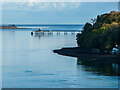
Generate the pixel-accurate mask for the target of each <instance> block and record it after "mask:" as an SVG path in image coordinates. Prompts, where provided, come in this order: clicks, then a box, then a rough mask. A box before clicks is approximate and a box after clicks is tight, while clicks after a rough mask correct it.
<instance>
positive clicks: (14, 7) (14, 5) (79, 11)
mask: <svg viewBox="0 0 120 90" xmlns="http://www.w3.org/2000/svg"><path fill="white" fill-rule="evenodd" d="M84 1H85V0H84ZM86 1H87V0H86ZM93 1H94V0H93ZM104 1H105V0H104ZM106 1H107V0H106ZM114 1H115V0H114ZM1 10H2V24H85V23H86V22H90V19H91V18H96V17H97V15H100V14H104V13H109V12H110V11H113V10H114V11H117V10H118V3H117V0H116V2H113V1H112V0H110V2H92V1H91V2H38V1H37V0H34V1H33V0H29V2H27V1H24V2H12V1H11V2H3V3H2V9H1Z"/></svg>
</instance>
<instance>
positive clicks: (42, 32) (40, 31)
mask: <svg viewBox="0 0 120 90" xmlns="http://www.w3.org/2000/svg"><path fill="white" fill-rule="evenodd" d="M33 33H35V34H44V31H43V30H42V29H41V28H40V29H39V30H34V31H33Z"/></svg>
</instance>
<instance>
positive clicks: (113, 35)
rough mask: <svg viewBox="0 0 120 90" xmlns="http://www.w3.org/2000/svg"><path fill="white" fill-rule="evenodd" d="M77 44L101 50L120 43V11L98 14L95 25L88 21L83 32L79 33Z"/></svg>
mask: <svg viewBox="0 0 120 90" xmlns="http://www.w3.org/2000/svg"><path fill="white" fill-rule="evenodd" d="M77 44H78V46H80V47H83V48H87V49H93V48H97V49H100V50H101V51H105V50H111V49H112V48H113V47H114V46H115V44H118V45H120V12H116V11H111V12H110V13H108V14H103V15H98V16H97V19H96V22H95V23H94V24H93V25H92V24H90V23H88V22H87V23H86V24H85V26H84V27H83V32H82V34H78V35H77Z"/></svg>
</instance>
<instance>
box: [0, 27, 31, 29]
mask: <svg viewBox="0 0 120 90" xmlns="http://www.w3.org/2000/svg"><path fill="white" fill-rule="evenodd" d="M0 29H30V28H18V27H15V26H0Z"/></svg>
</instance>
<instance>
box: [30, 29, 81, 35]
mask: <svg viewBox="0 0 120 90" xmlns="http://www.w3.org/2000/svg"><path fill="white" fill-rule="evenodd" d="M81 31H82V30H44V31H33V32H31V35H33V33H35V34H53V33H57V34H61V33H64V34H67V33H71V34H75V33H82V32H81Z"/></svg>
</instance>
